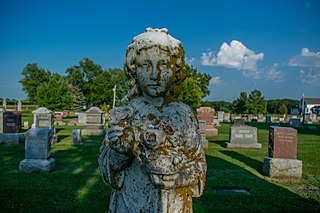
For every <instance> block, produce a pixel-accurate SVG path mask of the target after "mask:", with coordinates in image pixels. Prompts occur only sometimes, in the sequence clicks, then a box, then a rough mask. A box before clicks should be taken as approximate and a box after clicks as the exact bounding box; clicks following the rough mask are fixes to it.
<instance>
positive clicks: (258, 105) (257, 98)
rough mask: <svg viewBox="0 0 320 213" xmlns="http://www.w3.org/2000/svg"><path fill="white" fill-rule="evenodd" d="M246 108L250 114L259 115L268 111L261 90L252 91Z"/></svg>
mask: <svg viewBox="0 0 320 213" xmlns="http://www.w3.org/2000/svg"><path fill="white" fill-rule="evenodd" d="M246 108H247V110H246V113H249V114H254V115H257V114H260V113H261V114H264V113H266V101H265V100H264V97H263V96H262V94H261V92H260V91H259V90H256V89H255V90H253V91H251V93H250V94H249V97H248V101H247V104H246Z"/></svg>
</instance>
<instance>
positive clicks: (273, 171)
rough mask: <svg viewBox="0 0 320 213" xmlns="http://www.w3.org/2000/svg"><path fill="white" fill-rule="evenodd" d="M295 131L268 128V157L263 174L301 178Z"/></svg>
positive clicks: (265, 159)
mask: <svg viewBox="0 0 320 213" xmlns="http://www.w3.org/2000/svg"><path fill="white" fill-rule="evenodd" d="M297 142H298V139H297V130H296V129H294V128H291V127H279V126H270V130H269V149H268V157H265V158H264V160H263V173H264V174H265V175H267V176H269V177H301V176H302V161H300V160H297Z"/></svg>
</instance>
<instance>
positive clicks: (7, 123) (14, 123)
mask: <svg viewBox="0 0 320 213" xmlns="http://www.w3.org/2000/svg"><path fill="white" fill-rule="evenodd" d="M20 132H21V112H9V111H7V112H4V113H3V133H20Z"/></svg>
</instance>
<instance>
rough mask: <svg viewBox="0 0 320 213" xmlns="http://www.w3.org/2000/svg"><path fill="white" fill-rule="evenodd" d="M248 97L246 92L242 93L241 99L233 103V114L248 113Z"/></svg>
mask: <svg viewBox="0 0 320 213" xmlns="http://www.w3.org/2000/svg"><path fill="white" fill-rule="evenodd" d="M247 105H248V97H247V93H246V92H241V93H240V97H239V98H238V99H237V100H235V101H233V103H232V108H233V112H234V113H237V114H244V113H246V112H247Z"/></svg>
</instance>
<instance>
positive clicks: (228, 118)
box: [223, 113, 231, 123]
mask: <svg viewBox="0 0 320 213" xmlns="http://www.w3.org/2000/svg"><path fill="white" fill-rule="evenodd" d="M230 121H231V120H230V113H224V115H223V122H226V123H230Z"/></svg>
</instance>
